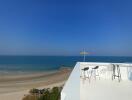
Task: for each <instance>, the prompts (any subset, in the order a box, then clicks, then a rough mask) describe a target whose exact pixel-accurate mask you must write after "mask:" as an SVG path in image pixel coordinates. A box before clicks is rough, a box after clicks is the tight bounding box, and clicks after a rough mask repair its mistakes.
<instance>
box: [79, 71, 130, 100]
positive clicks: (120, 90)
mask: <svg viewBox="0 0 132 100" xmlns="http://www.w3.org/2000/svg"><path fill="white" fill-rule="evenodd" d="M123 71H125V70H124V69H123V70H122V72H123ZM80 100H132V81H131V80H127V79H125V77H124V79H122V80H121V81H120V82H119V81H118V80H117V79H115V80H112V79H111V78H108V79H105V78H101V77H100V79H99V78H97V79H95V78H92V79H90V81H89V79H88V78H86V79H85V78H82V77H81V78H80Z"/></svg>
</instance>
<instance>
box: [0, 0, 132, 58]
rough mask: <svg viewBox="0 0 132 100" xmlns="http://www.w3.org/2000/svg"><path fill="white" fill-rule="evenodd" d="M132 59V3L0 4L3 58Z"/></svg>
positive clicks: (61, 0)
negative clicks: (85, 53) (81, 53)
mask: <svg viewBox="0 0 132 100" xmlns="http://www.w3.org/2000/svg"><path fill="white" fill-rule="evenodd" d="M83 48H85V49H86V50H87V51H88V52H90V53H91V55H98V56H99V55H103V56H105V55H110V56H132V1H131V0H129V1H128V0H86V1H84V0H0V55H78V54H79V51H81V50H83Z"/></svg>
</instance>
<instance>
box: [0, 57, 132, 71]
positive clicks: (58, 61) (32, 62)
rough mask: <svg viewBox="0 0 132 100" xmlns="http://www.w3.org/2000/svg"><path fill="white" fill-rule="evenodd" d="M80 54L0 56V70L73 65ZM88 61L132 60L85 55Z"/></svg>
mask: <svg viewBox="0 0 132 100" xmlns="http://www.w3.org/2000/svg"><path fill="white" fill-rule="evenodd" d="M77 61H83V57H81V56H0V71H45V70H57V69H59V68H60V67H74V65H75V64H76V62H77ZM86 61H89V62H117V63H125V62H132V57H110V56H109V57H108V56H87V57H86Z"/></svg>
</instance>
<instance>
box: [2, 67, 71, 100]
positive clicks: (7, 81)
mask: <svg viewBox="0 0 132 100" xmlns="http://www.w3.org/2000/svg"><path fill="white" fill-rule="evenodd" d="M71 70H72V69H70V68H63V69H60V70H55V71H47V72H46V71H44V72H43V71H42V72H29V73H28V72H26V73H8V74H3V75H0V100H22V98H23V97H24V95H26V94H28V92H29V90H30V89H32V88H38V89H42V88H52V87H54V86H63V85H64V84H65V82H66V80H67V79H68V76H69V75H70V73H71Z"/></svg>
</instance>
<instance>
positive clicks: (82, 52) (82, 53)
mask: <svg viewBox="0 0 132 100" xmlns="http://www.w3.org/2000/svg"><path fill="white" fill-rule="evenodd" d="M87 54H89V53H88V52H86V51H85V50H84V51H81V52H80V55H83V61H84V62H85V57H86V55H87Z"/></svg>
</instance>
